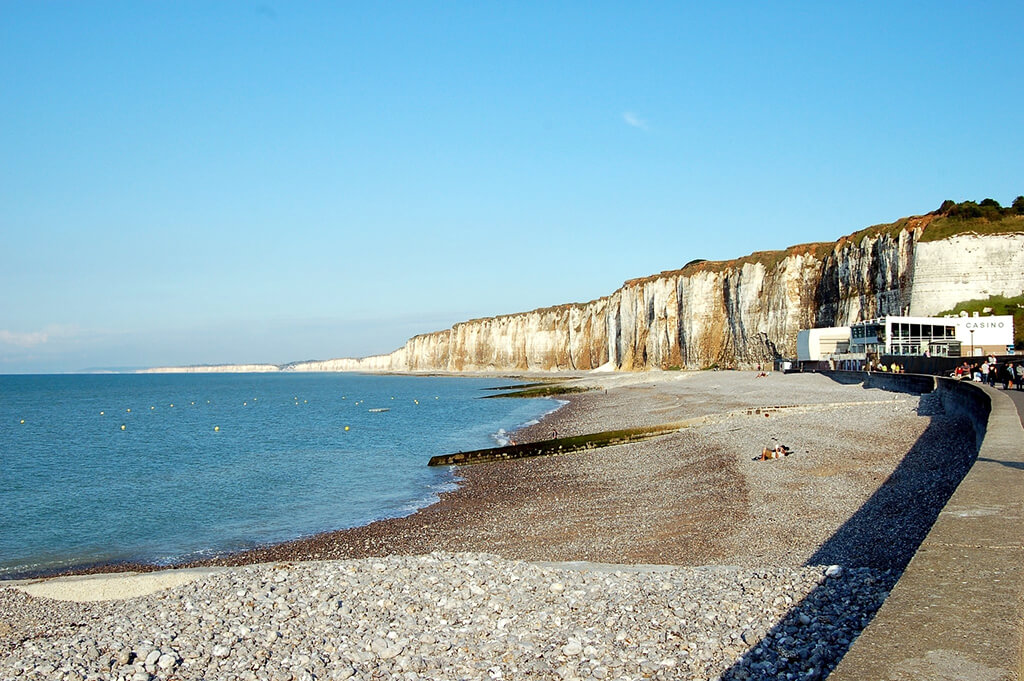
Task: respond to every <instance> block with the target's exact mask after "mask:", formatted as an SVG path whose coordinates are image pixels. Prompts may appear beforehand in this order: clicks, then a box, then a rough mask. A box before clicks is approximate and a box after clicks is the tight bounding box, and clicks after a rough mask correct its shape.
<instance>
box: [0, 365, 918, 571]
mask: <svg viewBox="0 0 1024 681" xmlns="http://www.w3.org/2000/svg"><path fill="white" fill-rule="evenodd" d="M752 377H753V374H752V373H751V372H714V373H711V372H699V373H689V372H686V373H671V374H670V373H656V374H652V373H645V374H600V375H587V376H577V377H573V378H570V379H569V380H570V381H572V383H573V385H580V384H582V385H584V386H589V387H591V388H595V387H596V388H599V390H596V391H591V392H582V393H572V394H565V395H557V396H552V399H554V400H557V401H559V402H563V403H564V404H563V405H561V406H560V407H558V408H556V409H554V410H553V411H551V412H549V413H547V414H546V415H545V416H544V417H543V418H541V419H540V421H539V422H538V423H536V424H533V425H529V426H526V427H523V428H520V429H518V430H516V431H515V433H514V435H515V440H516V441H517V442H519V443H530V442H538V441H541V440H544V439H550V438H552V437H557V436H569V435H581V434H586V433H590V432H595V431H597V430H601V429H608V428H615V427H638V426H650V425H658V424H662V423H666V422H669V421H674V420H677V418H678V417H680V416H688V417H694V416H713V415H715V414H716V413H725V412H730V411H735V409H736V408H743V407H758V408H761V407H765V408H767V407H772V406H777V405H778V402H777V401H776V400H777V395H778V392H777V391H775V390H774V388H775V386H774V385H772V386H769V385H768V381H764V379H762V381H763V382H762V383H758V382H757V381H756V380H755V379H753V378H752ZM519 378H522V377H519ZM772 378H773V379H775V380H776V381H777V382H783V381H788V382H790V383H792V382H793V380H792V379H788V377H786V376H783V375H780V374H776V375H774V376H773V377H772ZM796 380H798V381H801V380H802V382H803V383H810V382H815V383H816V385H815V386H814V389H813V390H812V391H811V392H810V393H808V395H807V396H808V397H810V398H815V394H816V393H821V394H820V395H819V396H817V397H816V398H815V399H811V400H810V403H809V406H805V408H804V411H801V409H799V408H798V409H793V410H791V411H792V413H790V414H782V413H781V412H780V413H779V415H780V416H784V417H785V418H781V419H780V418H778V417H777V418H776V420H775V421H771V422H770V423H771V424H772V426H773V427H775V424H777V423H778V424H783V425H784V422H785V421H786V420H787V419H790V420H793V421H794V424H793V427H789V428H788V429H787V428H783V430H786V431H788V432H786V433H785V434H783V432H782V431H779V432H778V433H772V434H767V437H766V438H765V437H762V438H761V439H760V440H758V441H757V442H756V443H755V442H752V441H751V442H741V440H742V439H744V438H740V437H738V436H736V435H735V433H736V432H738V431H741V430H743V429H744V428H746V429H748V430H750V431H751V433H756V432H757V431H758V430H764V429H763V428H761V423H760V422H759V420H757V419H753V418H745V417H743V416H735V415H733V416H729V417H725V418H724V419H723V422H722V423H720V424H717V425H709V426H706V427H701V428H693V429H687V430H686V431H685V432H679V433H676V434H672V435H666V436H660V437H658V438H656V439H654V440H651V441H648V442H642V443H635V444H629V445H617V446H615V447H611V448H607V449H606V450H604V451H603V452H602V453H600V454H598V453H596V452H577V453H573V454H566V455H563V456H557V457H542V458H538V459H523V460H517V461H509V462H502V463H493V464H482V465H476V466H466V467H462V468H460V469H459V470H458V472H457V479H456V482H457V485H458V486H457V487H456V489H454V490H450V491H445V492H442V493H441V494H439V496H438V500H437V501H436V502H434V503H433V504H430V505H428V506H425V507H422V508H420V509H418V510H416V511H414V512H413V513H411V514H408V515H405V516H400V517H394V518H385V519H380V520H376V521H373V522H371V523H368V524H366V525H362V526H358V527H353V528H348V529H342V530H335V531H328V532H321V533H317V534H314V535H310V536H307V537H300V538H297V539H293V540H290V541H285V542H278V543H274V544H268V545H262V546H255V547H252V548H249V549H245V550H242V551H238V552H232V553H224V554H220V555H216V556H212V557H210V558H204V559H198V560H187V561H181V562H177V563H173V564H168V565H157V564H147V563H139V562H128V561H125V562H116V563H109V562H107V563H97V564H89V565H77V566H72V567H69V568H66V569H61V570H57V571H39V572H35V573H32V574H25V573H22V574H21V575H20V576H19V578H21V579H50V578H54V577H66V576H71V575H97V574H117V573H127V572H131V573H148V572H157V571H166V570H173V569H187V568H200V567H202V568H207V567H224V566H243V565H252V564H259V563H267V562H280V561H306V560H324V559H358V558H367V557H380V556H386V555H415V554H423V553H430V552H432V551H434V550H444V551H455V552H458V551H487V552H494V553H497V554H498V555H502V556H503V557H507V558H511V559H521V560H537V561H552V562H558V561H573V560H581V559H582V560H588V561H592V562H598V563H624V564H628V563H652V564H673V565H701V564H710V563H715V562H717V563H722V562H723V561H725V562H728V563H730V564H743V563H750V562H751V558H755V557H756V558H760V557H767V556H772V557H773V559H774V560H776V561H777V560H779V559H780V558H782V559H783V560H784V561H785V562H786V563H787V564H788V563H795V564H800V563H801V562H805V561H806V560H807V559H808V558H809V557H810V555H811V554H815V553H816V551H817V549H818V548H819V546H820V545H823V544H825V543H826V541H827V538H828V533H827V532H828V529H829V527H828V525H829V523H832V525H831V529H833V530H834V529H835V527H836V526H838V525H840V524H841V522H839V518H840V516H842V514H847V515H849V514H852V513H853V512H854V511H856V509H857V506H859V505H860V503H863V501H864V499H866V498H867V497H869V496H871V492H873V491H874V490H875V489H877V488H878V486H879V485H880V484H881V482H882V481H884V480H885V479H886V477H887V475H888V473H887V472H886V470H885V469H886V468H888V469H890V472H891V469H894V468H895V467H896V465H897V464H898V463H899V460H900V458H899V457H894V456H892V455H890V456H887V457H869V458H879V459H880V460H879V461H877V462H867V461H861V460H859V459H858V460H847V461H845V462H843V461H840V462H837V463H836V462H828V463H827V465H826V468H827V469H828V472H822V471H820V470H812V471H811V475H812V479H813V478H817V477H819V476H820V477H824V478H826V479H827V478H828V477H831V476H835V475H837V474H838V475H840V476H846V478H847V479H844V480H843V481H842V483H841V484H838V485H837V484H833V485H831V487H833V488H834V489H833V490H832V492H831V495H832V496H836V495H837V494H838V502H839V503H836V500H833V502H832V505H833V506H835V508H833V509H832V513H831V514H830V515H829V516H828V518H829V520H828V521H825V522H822V521H821V520H819V521H818V522H816V523H814V525H815V526H816V529H815V531H814V532H811V533H810V535H809V536H804V537H803V538H800V537H796V536H795V535H794V533H793V532H790V531H789V530H788V529H785V528H786V527H790V526H792V525H793V524H795V523H797V522H799V521H802V520H803V519H804V518H806V517H810V516H812V515H813V514H814V513H817V512H818V509H815V510H814V511H811V509H809V508H807V507H806V506H804V505H800V506H799V507H797V508H786V507H782V508H778V509H774V510H772V511H770V514H772V517H777V518H778V520H768V521H766V525H767V528H761V529H759V530H758V531H754V532H752V531H750V530H749V528H747V527H746V526H745V524H744V523H745V522H748V521H749V520H750V516H751V508H750V507H751V505H752V503H755V502H756V503H759V504H767V505H769V506H775V505H777V504H779V503H780V502H781V501H782V496H781V495H780V494H779V493H778V491H775V492H773V493H771V494H767V495H764V494H761V495H758V494H757V493H756V490H757V489H758V488H761V487H763V486H765V485H767V486H768V488H773V487H774V488H778V487H780V486H781V487H787V486H791V485H793V484H799V480H798V479H792V478H793V476H792V475H790V476H788V477H789V478H790V479H789V480H779V479H776V480H772V479H771V477H772V476H770V475H769V476H768V477H765V476H763V475H760V474H762V473H770V470H769V469H770V468H771V467H772V466H773V465H774V464H773V463H767V462H762V464H761V466H760V469H761V470H758V467H756V466H755V467H751V466H750V465H747V464H749V458H750V457H748V456H742V455H739V456H738V455H737V453H736V450H737V449H738V448H746V451H747V453H751V452H752V453H755V454H756V453H757V452H759V451H760V447H761V445H762V443H763V444H765V445H767V444H772V442H773V441H777V440H779V438H780V437H783V438H784V439H786V440H788V442H786V443H787V444H790V446H794V445H795V446H796V448H797V450H798V454H799V453H800V452H799V449H800V447H799V445H798V444H797V440H796V439H794V438H797V437H798V433H797V432H796V431H799V430H804V431H805V432H806V433H814V440H815V442H814V444H813V446H816V447H817V446H823V447H826V448H829V447H830V448H832V449H834V448H835V443H832V442H829V440H831V439H833V438H831V437H830V435H829V434H827V433H822V432H820V431H822V429H823V425H822V423H821V421H822V420H823V419H821V414H820V412H818V413H817V415H816V412H814V410H813V404H814V402H815V400H817V401H819V402H820V401H822V400H825V402H824V404H826V405H828V404H834V403H836V402H841V403H844V404H845V403H847V402H858V403H859V404H850V405H848V406H845V407H843V409H844V410H847V411H850V414H848V418H847V420H852V421H853V422H855V423H856V422H860V423H863V422H865V419H866V418H870V417H868V416H867V414H858V413H857V412H859V411H868V412H871V411H878V410H879V409H880V408H881V409H882V410H883V411H885V408H884V407H885V403H887V402H903V403H905V404H909V403H910V402H911V401H913V402H915V403H916V401H917V398H916V397H911V396H903V397H898V396H896V397H894V396H893V395H892V394H885V393H880V391H872V392H874V393H880V394H875V395H874V396H873V397H872V399H871V400H863V399H860V400H851V399H848V398H849V397H860V398H863V393H864V391H862V390H860V389H857V390H856V392H853V391H851V390H850V389H849V388H848V387H845V386H838V385H835V384H831V383H830V382H827V379H821V378H820V377H819V378H818V379H812V380H811V381H808V380H807V379H796ZM822 381H826V383H825V384H822ZM719 384H723V385H726V387H728V388H729V389H728V390H724V391H723V390H722V387H723V385H719ZM751 387H753V388H754V390H752V391H751ZM764 388H769V389H768V390H765V389H764ZM804 390H805V391H806V387H805V388H804ZM744 392H746V393H747V394H743V393H744ZM691 393H693V394H691ZM840 396H841V397H842V398H843V399H838V398H839V397H840ZM708 398H713V399H708ZM829 399H831V401H829ZM807 410H810V411H807ZM824 421H828V419H824ZM815 430H817V431H818V432H816V433H815V432H814V431H815ZM826 430H827V429H826ZM924 432H925V428H924V427H923V425H922V424H921V423H918V424H917V426H916V428H911V429H910V430H908V431H906V432H905V433H903V434H901V436H899V437H882V440H883V441H884V444H882V445H880V443H879V437H881V436H880V434H877V433H874V434H873V433H865V432H860V433H856V432H855V431H854V430H850V431H849V432H847V433H846V434H845V435H846V438H845V439H846V441H847V444H850V445H852V446H854V447H855V448H857V449H859V450H863V451H872V450H876V451H877V450H879V449H880V447H881V449H882V450H884V449H885V448H888V447H891V446H892V445H893V444H895V442H897V441H900V440H906V435H908V434H911V435H912V434H914V433H918V434H923V433H924ZM751 433H748V437H747V438H746V439H747V440H749V435H750V434H751ZM805 439H806V438H805ZM805 444H806V443H805ZM912 444H913V443H912V442H910V443H905V444H904V445H901V446H902V447H904V449H905V448H906V447H907V446H910V445H912ZM809 446H810V445H809ZM808 453H810V450H808V449H806V446H805V448H804V451H803V452H802V454H808ZM800 458H806V457H802V456H800V457H796V458H794V459H793V460H787V461H785V462H775V463H778V464H783V465H775V468H779V469H781V468H783V467H786V466H785V464H790V462H791V461H793V462H795V461H797V460H799V459H800ZM641 459H647V460H656V461H657V466H656V467H655V468H654V469H652V470H651V471H649V472H648V473H645V472H644V471H641V470H638V468H637V462H638V461H639V460H641ZM589 460H598V461H603V462H604V464H605V465H607V466H610V468H611V470H610V472H608V471H606V472H605V473H603V474H601V473H600V471H598V473H599V474H598V475H590V473H592V472H593V471H592V470H591V466H589V464H588V461H589ZM883 460H884V461H883ZM822 463H823V462H818V463H817V464H815V465H814V466H812V469H814V468H817V469H820V468H821V464H822ZM579 464H582V465H579ZM788 467H789V468H794V467H795V466H793V465H790V466H788ZM598 468H600V467H598ZM744 468H745V469H747V470H743V469H744ZM869 468H870V469H874V470H873V471H871V472H867V479H866V480H865V479H864V474H865V471H863V470H861V469H869ZM650 474H657V475H658V477H659V478H660V479H659V481H658V484H657V485H652V484H651V483H652V481H651V480H649V479H648V478H649V477H650ZM752 474H753V478H754V479H750V478H751V475H752ZM775 477H778V476H775ZM784 477H786V476H784ZM757 478H761V479H757ZM692 480H700V481H701V484H702V485H706V487H701V488H700V489H696V490H690V491H689V492H688V493H687V494H685V495H683V496H684V498H685V502H684V501H681V500H680V501H676V502H674V503H670V504H668V505H667V506H666V505H665V504H664V503H663V502H662V499H661V498H662V497H664V495H665V493H666V491H667V490H669V489H670V488H671V486H672V485H673V484H679V483H685V482H692ZM737 481H740V482H747V483H753V484H739V485H738V484H736V482H737ZM616 486H618V487H620V488H623V489H619V490H615V489H614V488H615V487H616ZM645 488H646V489H645ZM652 489H654V490H659V491H660V493H659V494H652V493H651V490H652ZM609 491H615V492H617V493H616V494H615V495H614V496H615V497H617V501H613V502H612V504H611V506H612V508H609V499H608V498H607V493H608V492H609ZM789 494H790V496H792V495H793V493H792V491H791V490H790V492H789ZM644 496H646V497H647V498H648V503H649V504H650V505H651V506H650V508H649V509H647V510H646V511H645V512H643V513H638V512H636V511H635V509H634V510H631V511H629V512H627V511H626V510H624V509H626V508H628V507H629V506H630V505H631V504H634V503H635V500H636V499H637V498H638V497H644ZM758 496H760V497H762V498H761V499H756V497H758ZM806 501H810V500H806ZM806 501H805V503H806ZM659 504H662V505H663V506H666V507H665V508H662V509H658V508H657V506H658V505H659ZM523 506H526V507H531V508H532V510H531V511H530V512H529V513H526V512H523V510H522V507H523ZM591 506H592V507H593V508H591ZM598 509H600V510H598ZM509 517H512V518H520V519H521V521H522V523H523V527H524V528H532V530H533V531H534V533H535V536H534V537H533V539H534V540H536V541H532V542H531V541H529V540H518V539H516V538H515V537H513V538H509V537H503V536H501V535H502V533H501V532H495V531H494V529H493V527H490V525H497V526H500V525H501V524H502V521H503V520H505V519H507V518H509ZM710 517H715V518H717V520H716V522H714V523H712V522H709V521H708V518H710ZM787 517H788V522H787ZM721 523H725V524H727V525H728V526H729V527H728V529H727V530H726V531H725V532H724V535H725V536H724V538H723V537H722V536H719V535H722V534H723V530H722V528H721V527H719V525H720V524H721ZM922 524H923V523H922V522H910V526H911V531H912V532H916V533H917V534H921V533H922V529H921V526H922ZM928 525H930V522H928ZM780 526H781V527H780ZM885 527H886V531H887V532H889V533H890V534H891V533H892V532H893V531H895V530H894V528H892V527H891V523H890V524H886V525H885ZM584 528H585V532H586V533H587V535H588V536H589V539H583V538H581V537H579V536H578V535H580V534H581V531H583V530H584ZM636 528H645V529H646V530H648V531H650V532H651V533H653V534H654V535H655V536H657V537H659V539H658V541H656V542H651V541H649V540H643V539H641V540H637V538H636V537H632V536H633V535H634V534H636ZM913 528H917V529H916V530H915V529H913ZM767 530H771V531H770V532H768V531H767ZM923 531H926V528H924V530H923ZM602 532H603V533H606V534H607V535H608V538H606V539H600V537H601V534H602ZM765 534H771V535H774V536H776V538H777V539H779V540H780V541H781V540H785V541H782V543H784V544H785V543H788V544H791V546H790V547H789V548H787V549H785V550H779V549H778V548H773V547H772V544H773V543H775V542H774V541H769V540H767V539H765V537H763V536H759V535H765ZM803 534H805V535H807V534H808V533H807V532H804V533H803ZM922 536H923V534H922ZM630 537H632V540H628V538H630ZM794 539H798V540H799V541H796V542H795V544H794ZM812 544H817V545H819V546H812ZM740 545H742V548H740ZM915 546H916V544H915ZM844 551H845V553H844ZM848 553H849V549H843V550H839V551H838V555H840V556H841V557H843V556H845V557H846V558H849V556H846V555H845V554H848ZM906 553H907V551H903V552H902V554H900V555H899V557H898V558H896V559H881V558H879V557H877V556H876V557H874V558H872V559H871V560H869V561H868V563H869V564H871V565H875V566H885V567H886V568H888V567H892V566H896V565H898V564H900V563H901V562H902V563H903V564H905V560H907V559H909V555H903V554H906ZM910 553H912V551H911V552H910ZM798 555H802V556H803V558H804V560H803V561H799V560H797V559H796V558H795V556H798ZM835 562H841V561H838V560H837V561H835ZM847 562H848V561H847ZM900 567H901V566H900ZM7 581H11V580H9V579H5V580H2V581H0V587H2V586H3V582H7Z"/></svg>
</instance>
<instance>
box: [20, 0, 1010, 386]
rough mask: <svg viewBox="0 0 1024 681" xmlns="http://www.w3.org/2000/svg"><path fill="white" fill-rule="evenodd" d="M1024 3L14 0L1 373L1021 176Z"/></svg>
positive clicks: (298, 336)
mask: <svg viewBox="0 0 1024 681" xmlns="http://www.w3.org/2000/svg"><path fill="white" fill-rule="evenodd" d="M1021 26H1024V3H1021V2H1019V0H1017V1H1012V2H1010V1H1008V2H995V3H991V2H977V3H975V2H972V3H965V2H870V3H843V4H842V6H839V3H822V2H799V3H798V2H783V3H762V2H750V3H687V2H669V3H636V2H621V3H606V2H577V3H564V2H562V3H560V2H535V3H534V2H515V3H511V2H510V3H494V2H434V3H420V2H380V3H376V2H340V3H339V2H324V3H319V2H301V3H291V2H288V3H286V2H274V1H263V2H255V3H248V2H205V1H204V2H188V1H176V2H71V1H68V2H42V1H38V2H37V1H33V2H24V1H20V0H19V1H11V0H0V236H2V242H0V294H2V295H0V373H16V372H56V371H73V370H80V369H86V368H93V367H138V366H154V365H169V364H175V365H177V364H203V363H222V362H271V363H283V362H288V361H295V360H303V359H313V358H316V359H324V358H330V357H345V356H363V355H367V354H377V353H383V352H390V351H391V350H393V349H395V348H397V347H399V346H400V345H402V344H403V343H404V342H405V340H406V338H408V337H409V336H411V335H414V334H416V333H424V332H429V331H435V330H438V329H442V328H447V327H448V326H450V325H451V324H452V323H454V322H457V321H460V320H463V319H469V318H474V317H481V316H491V315H494V314H502V313H510V312H519V311H524V310H529V309H533V308H536V307H543V306H548V305H554V304H558V303H565V302H582V301H587V300H592V299H594V298H597V297H600V296H603V295H607V294H609V293H611V292H612V291H613V290H614V289H616V288H617V287H618V286H619V285H621V283H622V282H623V281H624V280H626V279H629V278H633V277H639V276H645V275H648V274H652V273H655V272H659V271H661V270H667V269H675V268H678V267H681V266H682V265H683V264H685V263H686V262H688V261H690V260H692V259H694V258H706V259H728V258H733V257H738V256H740V255H744V254H746V253H749V252H751V251H754V250H765V249H778V248H785V247H787V246H790V245H793V244H797V243H803V242H809V241H829V240H833V239H835V238H837V237H839V236H841V235H844V234H848V233H850V232H853V231H855V230H857V229H860V228H862V227H866V226H868V225H871V224H876V223H880V222H890V221H892V220H895V219H897V218H899V217H902V216H905V215H911V214H920V213H925V212H928V211H930V210H933V209H934V208H937V207H938V206H939V204H940V203H941V202H942V201H943V200H944V199H954V200H964V199H972V200H981V199H983V198H986V197H991V198H994V199H996V200H997V201H1000V202H1001V203H1003V204H1004V205H1006V204H1009V203H1010V202H1011V201H1012V200H1013V198H1014V197H1015V196H1017V195H1018V194H1021V193H1024V87H1022V85H1021V82H1022V81H1021V79H1022V73H1024V40H1021V32H1020V31H1021Z"/></svg>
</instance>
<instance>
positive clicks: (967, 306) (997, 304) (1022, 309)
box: [935, 294, 1024, 352]
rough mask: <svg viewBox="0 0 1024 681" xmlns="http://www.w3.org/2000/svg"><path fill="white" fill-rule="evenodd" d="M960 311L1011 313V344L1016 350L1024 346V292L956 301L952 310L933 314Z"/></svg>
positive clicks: (958, 312) (955, 313) (987, 313)
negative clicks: (1008, 296)
mask: <svg viewBox="0 0 1024 681" xmlns="http://www.w3.org/2000/svg"><path fill="white" fill-rule="evenodd" d="M961 312H966V313H967V314H973V313H975V312H977V313H978V314H980V315H981V314H984V315H989V314H993V315H1007V314H1009V315H1013V344H1014V346H1015V347H1016V348H1018V352H1019V351H1020V349H1022V348H1024V294H1022V295H1019V296H1014V297H1013V298H1006V297H1004V296H991V297H990V298H985V299H983V300H965V301H964V302H962V303H957V304H956V307H954V308H953V309H952V310H946V311H945V312H940V313H938V314H937V315H935V316H936V317H941V316H942V315H947V314H952V315H958V314H960V313H961Z"/></svg>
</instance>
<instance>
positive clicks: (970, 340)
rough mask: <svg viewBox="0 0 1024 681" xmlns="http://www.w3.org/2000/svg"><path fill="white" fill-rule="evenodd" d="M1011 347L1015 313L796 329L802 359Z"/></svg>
mask: <svg viewBox="0 0 1024 681" xmlns="http://www.w3.org/2000/svg"><path fill="white" fill-rule="evenodd" d="M844 334H848V335H844ZM1013 351H1014V347H1013V316H1012V315H997V316H988V317H981V316H978V314H977V313H975V314H974V316H967V314H966V313H962V314H961V316H959V317H954V316H948V317H899V316H886V317H878V318H877V319H868V320H865V321H862V322H857V323H856V324H853V325H851V326H848V327H842V326H840V327H830V328H828V329H804V330H802V331H800V332H799V334H798V335H797V360H798V361H800V362H814V361H822V360H835V361H843V360H846V361H858V360H864V359H865V358H867V357H881V356H883V355H889V356H894V355H895V356H900V355H902V356H908V355H927V356H930V357H970V356H974V357H984V356H986V355H990V354H991V355H1005V354H1007V353H1012V352H1013Z"/></svg>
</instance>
